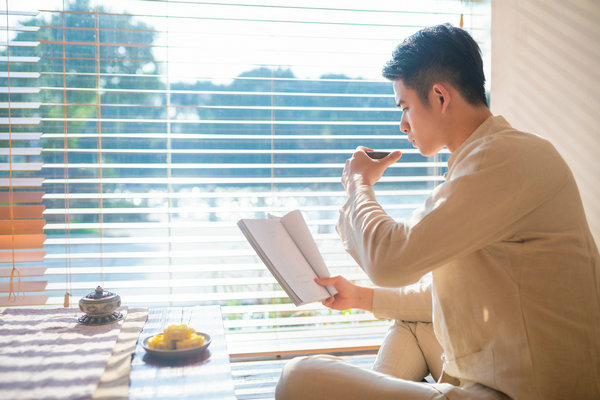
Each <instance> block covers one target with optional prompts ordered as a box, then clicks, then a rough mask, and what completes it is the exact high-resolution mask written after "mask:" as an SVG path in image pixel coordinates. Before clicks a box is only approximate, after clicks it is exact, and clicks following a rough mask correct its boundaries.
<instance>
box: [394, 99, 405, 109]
mask: <svg viewBox="0 0 600 400" xmlns="http://www.w3.org/2000/svg"><path fill="white" fill-rule="evenodd" d="M404 103H405V101H404V100H402V99H400V100H398V101H397V102H396V107H401V106H402V104H404Z"/></svg>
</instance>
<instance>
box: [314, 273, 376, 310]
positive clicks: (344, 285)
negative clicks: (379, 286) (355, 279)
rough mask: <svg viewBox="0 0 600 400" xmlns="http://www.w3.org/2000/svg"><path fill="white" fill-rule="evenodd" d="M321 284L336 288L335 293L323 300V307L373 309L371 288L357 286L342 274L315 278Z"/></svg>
mask: <svg viewBox="0 0 600 400" xmlns="http://www.w3.org/2000/svg"><path fill="white" fill-rule="evenodd" d="M315 282H317V283H318V284H319V285H321V286H329V285H331V286H333V287H335V288H336V289H337V291H338V292H337V294H336V295H335V296H331V297H329V298H327V299H325V300H323V301H321V303H323V305H324V306H325V307H329V308H332V309H334V310H347V309H349V308H360V309H361V310H367V311H372V310H373V289H371V288H368V287H365V286H358V285H355V284H353V283H351V282H350V281H348V280H347V279H346V278H344V277H343V276H340V275H338V276H333V277H331V278H322V279H319V278H315Z"/></svg>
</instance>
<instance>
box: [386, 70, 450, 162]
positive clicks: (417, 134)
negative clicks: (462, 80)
mask: <svg viewBox="0 0 600 400" xmlns="http://www.w3.org/2000/svg"><path fill="white" fill-rule="evenodd" d="M394 97H395V100H396V106H397V107H398V108H399V109H400V110H402V119H401V120H400V130H401V131H402V132H404V133H406V134H407V135H408V140H410V142H411V143H412V144H413V146H414V147H416V148H418V149H419V151H420V152H421V154H423V155H424V156H431V155H433V154H436V153H437V152H438V151H440V150H441V149H442V148H443V147H444V143H443V140H442V130H441V129H440V128H441V126H440V123H439V120H440V119H439V114H438V111H439V110H438V109H439V107H437V104H435V98H434V96H432V95H430V96H429V99H430V104H424V103H423V102H422V101H421V99H420V98H419V95H418V94H417V92H416V91H415V90H413V89H409V88H407V87H406V86H404V83H403V82H402V80H400V79H398V80H395V81H394Z"/></svg>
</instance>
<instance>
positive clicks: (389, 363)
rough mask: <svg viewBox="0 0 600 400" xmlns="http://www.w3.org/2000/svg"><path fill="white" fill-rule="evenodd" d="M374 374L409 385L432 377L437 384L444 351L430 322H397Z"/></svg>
mask: <svg viewBox="0 0 600 400" xmlns="http://www.w3.org/2000/svg"><path fill="white" fill-rule="evenodd" d="M373 369H374V370H375V371H378V372H381V373H384V374H388V375H392V376H394V377H396V378H402V379H406V380H410V381H421V380H422V379H423V378H424V377H425V376H427V375H428V374H429V373H431V375H432V376H433V378H434V379H435V380H436V381H437V380H438V379H439V376H440V374H441V371H442V347H441V346H440V344H439V343H438V341H437V339H436V338H435V334H434V333H433V325H432V324H431V323H427V322H406V321H395V322H394V324H393V325H392V326H391V327H390V329H389V330H388V333H387V335H386V337H385V339H384V341H383V343H382V345H381V347H380V349H379V352H378V353H377V358H376V359H375V363H374V364H373Z"/></svg>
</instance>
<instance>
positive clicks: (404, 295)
mask: <svg viewBox="0 0 600 400" xmlns="http://www.w3.org/2000/svg"><path fill="white" fill-rule="evenodd" d="M373 315H375V317H376V318H378V319H395V320H399V321H413V322H432V304H431V279H430V278H429V279H425V280H422V281H420V282H418V283H416V284H414V285H409V286H405V287H402V288H400V289H392V288H375V289H374V292H373Z"/></svg>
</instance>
